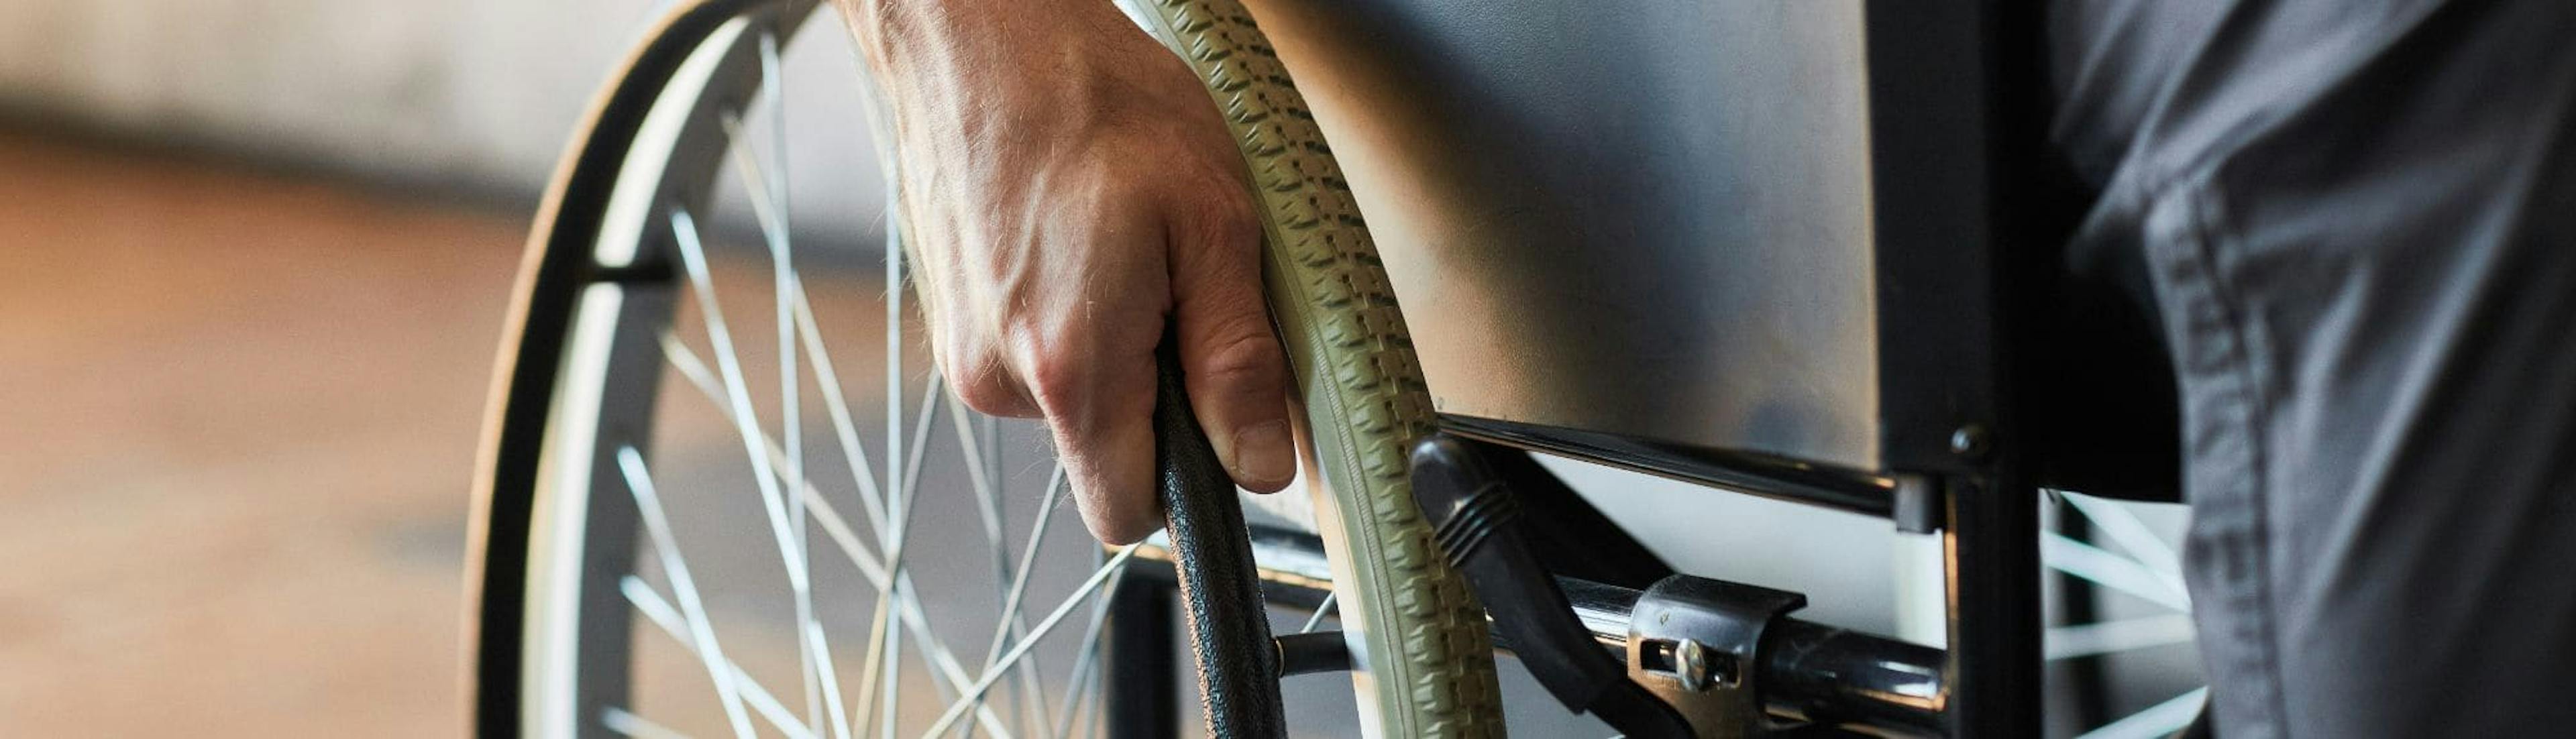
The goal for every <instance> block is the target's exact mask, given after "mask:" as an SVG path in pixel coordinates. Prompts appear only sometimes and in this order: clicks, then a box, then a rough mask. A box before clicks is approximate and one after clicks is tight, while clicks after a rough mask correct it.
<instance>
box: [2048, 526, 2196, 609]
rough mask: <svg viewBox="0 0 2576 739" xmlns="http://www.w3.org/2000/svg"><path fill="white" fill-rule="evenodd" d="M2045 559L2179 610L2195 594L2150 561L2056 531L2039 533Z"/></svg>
mask: <svg viewBox="0 0 2576 739" xmlns="http://www.w3.org/2000/svg"><path fill="white" fill-rule="evenodd" d="M2039 558H2040V561H2041V562H2045V563H2047V565H2048V566H2049V567H2050V568H2052V569H2056V570H2057V571H2060V572H2064V573H2066V574H2069V575H2074V576H2076V577H2080V578H2084V579H2086V580H2091V581H2093V582H2094V583H2096V584H2099V585H2102V586H2103V587H2107V588H2110V589H2113V590H2117V591H2120V592H2123V593H2128V594H2130V595H2134V596H2138V597H2140V598H2144V599H2147V600H2150V601H2154V602H2155V603H2157V604H2159V605H2163V606H2164V607H2167V608H2171V609H2174V610H2177V611H2184V612H2189V611H2190V610H2191V595H2190V594H2189V593H2187V592H2185V591H2182V590H2177V589H2175V588H2173V587H2172V586H2170V585H2168V584H2166V583H2165V580H2164V578H2161V577H2157V576H2156V573H2155V571H2154V570H2150V569H2148V568H2147V566H2146V565H2141V564H2138V563H2137V562H2135V561H2133V560H2130V559H2128V558H2125V557H2121V556H2120V555H2117V554H2112V553H2110V552H2108V551H2104V550H2103V549H2102V548H2100V547H2096V546H2093V545H2091V544H2086V543H2084V542H2080V541H2076V540H2074V539H2072V538H2069V537H2067V536H2066V535H2065V534H2060V533H2057V532H2053V531H2048V532H2041V533H2040V537H2039Z"/></svg>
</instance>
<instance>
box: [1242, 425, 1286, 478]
mask: <svg viewBox="0 0 2576 739" xmlns="http://www.w3.org/2000/svg"><path fill="white" fill-rule="evenodd" d="M1296 455H1297V448H1296V444H1294V443H1293V442H1290V441H1289V440H1288V422H1287V421H1286V420H1278V421H1265V422H1262V423H1256V424H1253V425H1250V426H1245V427H1243V428H1242V429H1241V430H1238V431H1236V432H1234V471H1235V474H1239V475H1242V476H1244V477H1245V478H1248V479H1247V480H1245V481H1246V482H1252V483H1280V482H1287V481H1288V478H1289V477H1290V476H1293V475H1295V474H1297V458H1296Z"/></svg>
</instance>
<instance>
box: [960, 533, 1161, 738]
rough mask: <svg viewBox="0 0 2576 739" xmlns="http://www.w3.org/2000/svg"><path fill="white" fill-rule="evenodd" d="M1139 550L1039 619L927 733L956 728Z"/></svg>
mask: <svg viewBox="0 0 2576 739" xmlns="http://www.w3.org/2000/svg"><path fill="white" fill-rule="evenodd" d="M1136 546H1137V545H1135V544H1129V545H1127V546H1125V547H1122V548H1120V549H1119V550H1118V556H1115V557H1110V558H1109V562H1108V563H1106V564H1103V565H1101V566H1100V569H1098V570H1096V571H1094V572H1092V573H1091V577H1090V578H1088V579H1085V580H1083V581H1082V585H1081V586H1080V587H1077V588H1075V589H1074V591H1073V593H1072V594H1071V595H1067V596H1065V598H1064V602H1062V603H1060V604H1057V605H1056V607H1055V610H1053V611H1049V612H1048V613H1047V616H1046V618H1042V619H1039V620H1038V623H1037V625H1036V626H1033V627H1030V628H1029V635H1028V636H1027V637H1026V638H1023V639H1021V640H1020V641H1019V643H1017V644H1013V645H1011V648H1010V650H1009V651H1007V652H1004V653H1002V659H1001V660H1000V661H999V662H997V663H995V664H994V665H993V666H991V667H988V668H985V670H984V674H983V675H982V676H980V677H977V678H976V679H975V682H974V684H973V685H970V686H968V687H967V688H966V693H967V695H966V696H965V697H963V698H960V699H958V701H957V702H956V703H952V704H949V706H948V710H947V711H946V712H943V713H941V714H940V715H939V720H938V721H935V722H932V723H931V725H930V731H928V732H926V733H928V734H937V733H940V732H942V731H947V730H948V727H949V726H951V725H954V724H956V723H957V719H959V718H961V717H963V716H964V715H965V714H966V713H967V711H969V710H971V709H972V708H973V707H974V700H975V699H976V698H979V697H982V696H983V695H984V691H986V690H990V689H992V687H993V682H994V680H995V679H997V678H999V677H1001V676H1002V675H1003V674H1004V673H1005V672H1006V671H1008V670H1009V669H1011V666H1012V665H1013V664H1015V663H1017V662H1019V661H1020V659H1021V658H1023V657H1026V656H1028V654H1029V650H1030V649H1031V648H1032V647H1035V646H1037V642H1038V640H1039V639H1041V638H1043V637H1045V636H1046V634H1047V632H1048V631H1052V630H1054V629H1055V626H1056V624H1058V623H1061V622H1062V621H1064V617H1065V615H1066V614H1069V613H1072V612H1073V609H1075V608H1076V607H1079V606H1081V605H1082V601H1083V596H1086V595H1090V594H1091V593H1092V592H1093V591H1096V590H1099V589H1101V588H1102V587H1103V586H1104V585H1105V584H1107V583H1109V582H1111V581H1114V580H1116V579H1118V577H1119V576H1121V575H1124V574H1126V571H1127V570H1126V565H1127V560H1128V559H1129V558H1131V557H1134V556H1136Z"/></svg>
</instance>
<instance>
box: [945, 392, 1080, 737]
mask: <svg viewBox="0 0 2576 739" xmlns="http://www.w3.org/2000/svg"><path fill="white" fill-rule="evenodd" d="M947 401H948V418H949V421H950V422H951V425H953V426H955V427H956V428H957V446H958V449H959V450H960V451H961V452H962V453H963V454H964V455H965V458H966V476H967V479H968V481H969V482H970V484H971V485H972V487H973V488H974V490H975V502H976V513H977V514H978V515H979V516H980V517H981V518H982V519H983V524H984V543H985V544H986V545H987V547H988V548H989V549H990V551H991V552H992V557H993V593H994V595H995V596H996V597H997V598H999V599H1000V600H1001V601H1002V602H1004V603H1005V605H1004V607H1003V617H1002V620H1001V621H1000V622H999V623H998V624H997V629H996V633H995V634H994V640H993V648H994V649H1000V648H1001V644H1002V641H1003V636H1004V635H1006V634H1007V635H1011V636H1018V635H1020V634H1021V633H1023V632H1024V631H1025V625H1024V624H1021V623H1020V622H1019V621H1018V619H1017V618H1016V613H1015V610H1016V608H1015V607H1014V606H1012V605H1008V604H1009V603H1010V602H1011V598H1012V596H1011V594H1010V590H1011V588H1012V583H1013V582H1015V581H1017V580H1020V579H1021V578H1019V577H1014V576H1013V574H1012V569H1011V555H1010V544H1009V542H1008V541H1006V540H1004V539H1003V537H1002V528H1003V526H1002V496H1001V492H1000V490H999V489H1000V487H1001V475H1000V474H999V470H998V469H997V468H996V466H995V465H992V464H990V463H991V462H993V461H995V459H996V458H995V457H988V456H987V455H986V452H987V451H991V452H993V453H994V454H996V455H998V454H999V452H1000V450H999V449H990V450H988V449H987V448H986V447H987V446H988V444H986V443H985V442H986V440H983V439H978V438H977V437H976V434H975V429H974V428H973V427H972V426H970V424H969V421H970V420H972V421H982V420H988V419H986V418H985V417H982V416H977V415H975V414H973V413H971V412H969V411H968V410H967V409H966V402H965V401H963V400H960V399H958V397H957V396H956V395H955V394H953V393H952V394H949V395H948V396H947ZM1062 472H1063V470H1062V468H1061V467H1059V468H1058V469H1057V473H1056V474H1058V475H1061V474H1062ZM1059 479H1060V478H1059ZM1047 494H1048V495H1049V496H1052V495H1054V494H1055V482H1053V481H1050V482H1049V483H1047ZM1053 502H1054V501H1053V499H1052V498H1049V499H1048V501H1047V502H1046V503H1045V505H1046V506H1048V510H1053ZM1041 515H1043V514H1041ZM1040 525H1041V526H1043V525H1044V522H1043V521H1041V522H1040ZM1040 531H1044V529H1043V528H1041V529H1040ZM1035 545H1036V542H1035V540H1034V539H1032V540H1031V549H1030V552H1031V553H1034V552H1035V548H1034V547H1035ZM1020 567H1021V570H1022V574H1025V571H1026V569H1027V567H1028V565H1027V562H1026V560H1025V558H1023V561H1022V563H1021V565H1020ZM991 656H992V655H991V654H990V653H988V654H987V655H986V659H987V660H988V661H989V660H990V659H991ZM1037 668H1038V665H1037V659H1036V658H1035V657H1031V658H1029V659H1028V660H1025V661H1023V662H1022V663H1021V670H1020V675H1019V683H1018V684H1017V685H1016V686H1014V689H1015V690H1016V691H1017V692H1018V694H1019V697H1020V699H1021V700H1020V706H1019V708H1018V709H1017V710H1019V711H1021V713H1020V714H1019V716H1020V717H1021V718H1023V719H1025V718H1027V714H1028V712H1027V705H1026V703H1027V697H1028V696H1029V695H1030V694H1031V693H1034V692H1036V689H1037V676H1036V673H1035V670H1036V669H1037ZM1041 712H1043V711H1042V710H1041ZM1021 728H1022V730H1023V731H1025V730H1026V729H1027V726H1026V722H1025V721H1023V722H1022V727H1021ZM970 735H971V732H970Z"/></svg>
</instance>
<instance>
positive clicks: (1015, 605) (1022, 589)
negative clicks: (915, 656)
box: [952, 411, 1064, 736]
mask: <svg viewBox="0 0 2576 739" xmlns="http://www.w3.org/2000/svg"><path fill="white" fill-rule="evenodd" d="M952 412H953V411H952ZM1063 486H1064V466H1063V465H1057V466H1056V468H1055V472H1054V473H1053V474H1050V475H1048V476H1047V485H1046V497H1045V498H1044V499H1042V500H1040V501H1039V503H1038V515H1037V521H1036V522H1035V523H1033V524H1032V525H1031V526H1030V528H1029V539H1028V545H1027V546H1024V547H1021V548H1020V558H1019V569H1018V572H1017V573H1016V574H1014V575H1013V576H1012V577H1011V580H1010V585H1009V587H1008V588H1007V589H1005V590H1004V592H1003V594H1002V616H1001V618H1000V619H999V620H997V621H995V622H994V624H993V641H992V646H990V647H986V648H985V650H984V669H988V670H989V669H992V668H993V662H994V661H995V660H997V659H1000V658H1001V656H1002V646H1003V645H1004V644H1005V643H1008V642H1009V641H1010V639H1011V637H1013V636H1015V635H1018V636H1022V638H1025V633H1026V631H1027V630H1026V629H1025V628H1023V626H1022V625H1021V623H1020V603H1021V600H1022V599H1023V598H1024V597H1026V596H1027V595H1028V591H1029V571H1030V570H1034V569H1037V558H1038V548H1039V543H1040V542H1043V541H1045V540H1046V532H1047V528H1048V524H1049V523H1050V522H1052V521H1054V520H1055V506H1056V501H1057V500H1060V499H1061V498H1060V497H1059V496H1058V493H1061V492H1062V490H1061V488H1062V487H1063ZM1004 571H1005V572H1008V571H1009V570H1004ZM1037 670H1038V667H1037V660H1036V659H1035V658H1029V659H1024V660H1022V661H1021V663H1020V669H1019V670H1018V672H1019V677H1020V686H1019V690H1020V691H1021V693H1022V695H1030V694H1034V693H1035V692H1036V691H1037V678H1036V675H1035V673H1036V672H1037ZM979 700H980V699H979ZM1036 713H1037V719H1038V722H1039V724H1040V727H1039V728H1040V731H1038V732H1029V733H1030V734H1031V735H1033V736H1042V735H1044V734H1048V733H1053V732H1052V731H1048V730H1047V728H1048V727H1050V726H1052V725H1053V724H1054V723H1055V719H1054V717H1052V716H1049V715H1047V707H1046V701H1045V699H1044V698H1040V699H1039V701H1038V705H1037V711H1036ZM1023 723H1024V724H1025V722H1023ZM1021 728H1022V729H1023V730H1025V729H1027V728H1028V727H1027V726H1025V725H1023V726H1022V727H1021Z"/></svg>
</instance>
